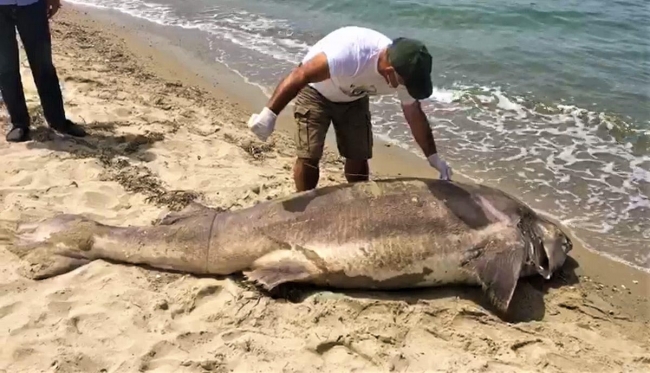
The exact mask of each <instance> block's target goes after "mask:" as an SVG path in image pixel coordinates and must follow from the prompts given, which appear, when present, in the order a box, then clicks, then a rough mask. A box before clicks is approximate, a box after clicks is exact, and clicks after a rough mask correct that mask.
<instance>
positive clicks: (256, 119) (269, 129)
mask: <svg viewBox="0 0 650 373" xmlns="http://www.w3.org/2000/svg"><path fill="white" fill-rule="evenodd" d="M277 117H278V116H277V115H275V113H274V112H272V111H271V110H270V109H269V108H267V107H265V108H264V109H262V111H261V112H260V113H259V114H253V115H251V117H250V119H249V120H248V128H249V129H250V130H251V131H252V132H253V133H254V134H255V136H257V138H258V139H260V140H262V141H266V139H268V138H269V136H271V134H272V133H273V130H275V120H276V119H277Z"/></svg>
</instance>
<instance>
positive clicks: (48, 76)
mask: <svg viewBox="0 0 650 373" xmlns="http://www.w3.org/2000/svg"><path fill="white" fill-rule="evenodd" d="M16 30H18V34H19V35H20V39H21V40H22V43H23V46H24V48H25V53H26V54H27V60H28V61H29V66H30V68H31V71H32V76H33V77H34V83H35V85H36V88H37V90H38V95H39V97H40V100H41V106H42V107H43V113H44V114H45V119H46V120H47V122H48V124H49V125H50V126H60V125H64V124H65V119H66V118H65V111H64V109H63V98H62V96H61V88H60V87H59V78H58V76H57V74H56V69H55V68H54V65H53V63H52V42H51V37H50V24H49V19H48V18H47V7H46V1H45V0H39V1H37V2H36V3H34V4H31V5H27V6H15V5H0V92H2V99H3V100H4V102H5V104H6V106H7V110H8V111H9V116H10V118H11V123H12V124H13V125H14V126H16V127H29V125H30V118H29V113H28V112H27V104H26V103H25V94H24V92H23V84H22V81H21V79H20V70H19V69H20V66H19V58H18V41H17V40H16Z"/></svg>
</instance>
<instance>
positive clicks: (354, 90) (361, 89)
mask: <svg viewBox="0 0 650 373" xmlns="http://www.w3.org/2000/svg"><path fill="white" fill-rule="evenodd" d="M346 93H347V94H348V95H349V96H352V97H359V96H366V95H375V94H377V87H375V86H374V85H371V86H358V87H357V86H355V85H354V84H351V85H350V91H349V92H346Z"/></svg>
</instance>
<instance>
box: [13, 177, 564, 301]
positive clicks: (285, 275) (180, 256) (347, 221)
mask: <svg viewBox="0 0 650 373" xmlns="http://www.w3.org/2000/svg"><path fill="white" fill-rule="evenodd" d="M10 241H11V242H12V244H10V245H9V246H8V247H9V250H10V251H11V252H13V253H14V254H16V255H18V256H19V257H21V258H22V259H23V261H22V262H23V263H26V265H25V266H24V267H23V269H22V273H23V275H25V276H27V277H30V278H32V279H46V278H49V277H53V276H57V275H60V274H63V273H66V272H69V271H72V270H74V269H75V268H78V267H80V266H82V265H85V264H87V263H89V262H91V261H93V260H96V259H106V260H110V261H113V262H118V263H119V262H122V263H130V264H135V265H138V264H139V265H148V266H151V267H155V268H160V269H168V270H174V271H181V272H187V273H191V274H196V275H229V274H233V273H237V272H243V274H244V276H245V277H246V278H247V279H248V280H250V281H253V282H255V283H256V284H258V285H259V286H262V287H263V288H265V289H266V290H271V289H273V288H275V287H276V286H278V285H280V284H283V283H289V282H294V283H301V282H302V283H310V284H313V285H317V286H323V287H332V288H339V289H371V290H372V289H376V290H380V289H386V290H388V289H406V288H419V287H430V286H438V285H452V284H467V285H478V286H481V287H482V288H483V291H484V293H485V294H486V295H487V297H488V299H489V301H490V302H491V304H492V305H493V306H495V307H496V308H497V309H498V310H500V311H502V312H506V311H507V309H508V307H509V305H510V301H511V299H512V296H513V293H514V290H515V287H516V285H517V281H518V279H519V278H521V277H525V276H532V275H537V274H539V275H541V276H543V277H544V278H546V279H549V278H550V277H551V275H552V274H553V272H554V271H556V270H557V269H558V268H559V267H561V266H562V265H563V263H564V261H565V259H566V258H567V255H568V253H569V251H570V250H571V249H572V243H571V240H570V239H569V237H568V236H567V235H565V234H564V232H563V231H562V230H561V229H560V228H559V227H558V226H557V225H555V224H554V223H552V222H551V221H549V220H547V219H545V218H543V217H542V216H541V215H539V214H537V213H536V212H535V211H533V210H532V209H531V208H529V207H528V206H526V205H525V204H524V203H522V202H521V201H519V200H517V199H515V198H513V197H512V196H510V195H508V194H506V193H504V192H502V191H500V190H498V189H494V188H491V187H488V186H484V185H476V184H465V183H460V182H450V181H441V180H436V179H423V178H399V179H390V180H378V181H377V180H376V181H368V182H360V183H351V184H341V185H335V186H328V187H322V188H318V189H316V190H312V191H308V192H302V193H296V194H293V195H290V196H287V197H285V198H281V199H277V200H272V201H266V202H262V203H259V204H257V205H255V206H253V207H249V208H245V209H240V210H236V211H230V212H219V211H218V210H215V209H211V208H208V207H205V206H203V205H200V204H197V203H194V204H192V205H190V207H188V208H187V209H186V210H184V211H182V212H180V213H171V214H169V215H168V216H166V217H165V218H164V219H163V220H162V221H161V223H159V224H156V225H152V226H146V227H144V226H141V227H117V226H108V225H104V224H100V223H98V222H96V221H93V220H90V219H87V218H85V217H83V216H79V215H69V214H62V215H58V216H56V217H54V218H50V219H47V220H44V221H41V222H36V223H21V224H19V225H18V226H17V227H16V230H15V232H14V233H13V239H11V240H10Z"/></svg>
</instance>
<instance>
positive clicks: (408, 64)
mask: <svg viewBox="0 0 650 373" xmlns="http://www.w3.org/2000/svg"><path fill="white" fill-rule="evenodd" d="M388 61H389V62H390V64H391V66H393V68H394V69H395V71H396V72H397V73H398V74H399V76H401V77H402V79H404V85H405V86H406V90H407V91H408V93H409V94H410V95H411V96H412V97H413V98H415V99H417V100H423V99H425V98H428V97H429V96H431V94H432V93H433V83H431V65H432V62H431V54H429V51H428V50H427V47H426V46H425V45H424V44H423V43H422V42H420V41H417V40H414V39H409V38H403V37H399V38H396V39H394V40H393V43H392V44H391V45H390V46H389V47H388Z"/></svg>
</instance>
